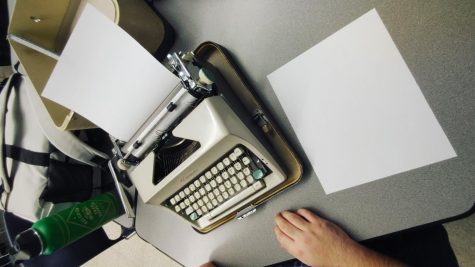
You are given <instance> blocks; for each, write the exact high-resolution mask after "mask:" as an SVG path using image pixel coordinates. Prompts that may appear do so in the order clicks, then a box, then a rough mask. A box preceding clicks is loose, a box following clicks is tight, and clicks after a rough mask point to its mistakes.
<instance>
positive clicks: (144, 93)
mask: <svg viewBox="0 0 475 267" xmlns="http://www.w3.org/2000/svg"><path fill="white" fill-rule="evenodd" d="M178 82H179V80H178V78H177V77H176V76H174V75H173V74H172V73H171V72H170V71H168V70H167V69H166V68H165V67H164V66H163V65H162V64H160V62H158V61H157V60H156V59H155V58H154V57H153V56H152V55H150V53H149V52H147V51H146V50H145V49H144V48H143V47H142V46H141V45H140V44H139V43H137V42H136V41H135V40H134V39H133V38H132V37H131V36H129V35H128V34H127V33H126V32H125V31H124V30H122V29H121V28H120V27H119V26H117V25H115V24H114V23H113V22H112V21H110V20H109V19H108V18H107V17H105V16H104V15H102V14H101V13H100V12H99V11H97V10H96V9H95V8H94V7H93V6H91V5H89V4H88V5H87V6H86V7H85V9H84V11H83V13H82V14H81V17H80V18H79V20H78V23H77V25H76V27H75V28H74V31H73V33H72V34H71V37H70V38H69V40H68V43H67V44H66V47H65V48H64V50H63V52H62V54H61V57H60V59H59V61H58V63H57V64H56V67H55V69H54V71H53V73H52V75H51V77H50V79H49V80H48V83H47V85H46V87H45V89H44V91H43V94H42V95H43V96H44V97H46V98H49V99H51V100H53V101H55V102H57V103H59V104H61V105H63V106H65V107H68V108H70V109H71V110H74V111H75V112H77V113H79V114H81V115H82V116H84V117H85V118H87V119H89V120H90V121H92V122H93V123H95V124H96V125H97V126H99V127H100V128H102V129H104V130H105V131H106V132H108V133H109V134H111V135H112V136H114V137H116V138H119V139H122V140H125V141H128V140H129V139H130V138H131V137H132V135H133V134H134V132H135V131H136V130H138V129H139V127H140V126H141V125H142V124H143V123H144V122H145V120H146V119H147V118H148V116H150V115H151V114H152V112H153V111H154V110H155V108H157V107H158V105H159V104H160V103H161V102H162V101H163V100H164V99H165V98H166V96H167V95H168V94H169V93H170V92H171V90H172V89H173V87H174V86H175V85H176V84H178Z"/></svg>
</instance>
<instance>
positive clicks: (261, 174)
mask: <svg viewBox="0 0 475 267" xmlns="http://www.w3.org/2000/svg"><path fill="white" fill-rule="evenodd" d="M252 177H254V179H256V180H259V179H262V177H264V172H263V171H262V170H261V169H256V170H254V171H253V172H252Z"/></svg>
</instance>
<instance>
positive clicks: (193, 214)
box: [190, 212, 198, 221]
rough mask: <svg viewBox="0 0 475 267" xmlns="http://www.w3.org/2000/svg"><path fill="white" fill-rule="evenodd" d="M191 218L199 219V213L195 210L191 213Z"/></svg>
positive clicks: (193, 219)
mask: <svg viewBox="0 0 475 267" xmlns="http://www.w3.org/2000/svg"><path fill="white" fill-rule="evenodd" d="M190 219H191V220H192V221H196V220H198V214H196V212H193V213H192V214H191V215H190Z"/></svg>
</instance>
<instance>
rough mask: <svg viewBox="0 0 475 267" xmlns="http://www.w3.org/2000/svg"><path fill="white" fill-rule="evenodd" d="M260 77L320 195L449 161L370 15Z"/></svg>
mask: <svg viewBox="0 0 475 267" xmlns="http://www.w3.org/2000/svg"><path fill="white" fill-rule="evenodd" d="M268 79H269V81H270V83H271V85H272V87H273V89H274V90H275V92H276V94H277V97H278V98H279V100H280V103H281V104H282V107H283V109H284V111H285V113H286V115H287V117H288V119H289V121H290V123H291V125H292V126H293V128H294V131H295V133H296V135H297V137H298V138H299V140H300V142H301V144H302V146H303V149H304V150H305V153H306V154H307V156H308V158H309V160H310V162H311V164H312V166H313V168H314V170H315V172H316V174H317V176H318V178H319V180H320V182H321V184H322V186H323V188H324V190H325V192H326V193H327V194H329V193H333V192H336V191H339V190H343V189H346V188H349V187H353V186H356V185H360V184H363V183H367V182H370V181H374V180H377V179H381V178H384V177H387V176H390V175H393V174H397V173H401V172H404V171H408V170H411V169H415V168H418V167H422V166H425V165H428V164H432V163H435V162H438V161H442V160H445V159H449V158H452V157H455V156H456V153H455V151H454V149H453V148H452V146H451V145H450V142H449V140H448V139H447V137H446V136H445V134H444V132H443V130H442V128H441V127H440V125H439V123H438V122H437V119H436V118H435V116H434V114H433V113H432V111H431V109H430V107H429V105H428V104H427V102H426V100H425V98H424V96H423V95H422V92H421V90H420V89H419V87H418V85H417V83H416V81H415V79H414V78H413V76H412V75H411V73H410V71H409V69H408V67H407V66H406V64H405V62H404V60H403V58H402V56H401V55H400V53H399V51H398V49H397V48H396V46H395V44H394V43H393V41H392V39H391V37H390V35H389V33H388V31H387V30H386V28H385V27H384V24H383V22H382V21H381V18H380V17H379V15H378V13H377V12H376V10H374V9H373V10H371V11H370V12H368V13H367V14H365V15H363V16H362V17H360V18H358V19H357V20H355V21H354V22H352V23H350V24H349V25H347V26H346V27H344V28H343V29H341V30H339V31H338V32H336V33H335V34H333V35H332V36H330V37H328V38H327V39H325V40H324V41H322V42H320V43H319V44H317V45H316V46H314V47H312V48H311V49H309V50H308V51H306V52H304V53H303V54H301V55H300V56H298V57H297V58H295V59H293V60H292V61H290V62H289V63H287V64H286V65H284V66H283V67H281V68H279V69H278V70H276V71H274V72H273V73H272V74H270V75H269V76H268Z"/></svg>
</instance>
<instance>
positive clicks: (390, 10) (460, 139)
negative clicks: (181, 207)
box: [136, 0, 475, 266]
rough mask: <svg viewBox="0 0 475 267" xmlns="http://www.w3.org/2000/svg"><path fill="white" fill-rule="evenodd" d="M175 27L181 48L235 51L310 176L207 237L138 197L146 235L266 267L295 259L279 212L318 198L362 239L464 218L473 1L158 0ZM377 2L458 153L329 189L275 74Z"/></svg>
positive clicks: (161, 245) (202, 258)
mask: <svg viewBox="0 0 475 267" xmlns="http://www.w3.org/2000/svg"><path fill="white" fill-rule="evenodd" d="M155 5H156V7H158V9H159V10H160V11H161V13H162V14H163V15H164V16H165V17H166V18H167V20H168V21H169V22H170V23H171V24H172V25H173V26H174V28H175V29H176V31H177V35H178V36H177V42H176V44H175V47H174V48H175V50H184V51H186V50H192V49H194V48H195V47H196V46H197V45H198V44H200V43H201V42H203V41H207V40H212V41H214V42H217V43H219V44H221V45H223V46H224V47H226V48H227V49H228V50H229V51H230V52H231V53H232V54H233V55H234V58H235V59H236V61H237V62H238V64H239V65H240V66H241V67H242V70H243V72H244V73H245V74H246V75H247V78H248V79H249V81H250V83H251V85H252V86H253V87H254V89H255V90H256V91H257V93H258V95H259V96H260V97H261V98H262V100H263V101H264V103H265V104H266V105H267V106H268V107H269V109H270V110H271V111H272V112H273V114H274V116H275V117H276V118H277V119H278V121H279V123H280V126H281V128H282V129H283V130H284V133H285V134H286V136H287V137H288V138H289V140H290V142H291V143H292V144H293V145H294V147H295V148H296V150H297V151H298V152H299V154H300V155H301V157H302V158H303V161H304V167H305V173H304V176H303V179H302V181H301V182H300V183H299V184H298V185H296V186H295V187H293V188H291V189H290V190H288V191H286V192H284V193H282V194H280V195H278V196H277V197H275V198H274V199H272V200H271V201H269V202H268V203H267V204H266V205H264V206H263V207H261V208H260V209H259V210H258V211H257V213H256V214H254V215H252V216H250V217H249V218H248V219H246V220H244V221H233V222H230V223H228V224H226V225H224V226H222V227H220V228H218V229H217V230H215V231H213V232H211V233H209V234H206V235H201V234H198V233H196V232H195V231H193V230H192V229H191V228H190V227H189V226H187V225H186V224H185V223H183V222H182V221H181V220H179V219H178V218H177V217H176V216H175V215H173V214H171V213H170V212H167V211H166V210H164V209H161V208H159V207H155V206H149V205H145V204H143V203H139V204H138V211H137V220H136V229H137V232H138V234H139V235H140V237H142V238H143V239H145V240H146V241H148V242H150V243H151V244H152V245H154V246H155V247H157V248H158V249H160V250H161V251H163V252H164V253H166V254H168V255H169V256H171V257H172V258H174V259H175V260H177V261H179V262H180V263H182V264H184V265H186V266H197V265H199V264H201V263H204V262H206V261H207V260H208V259H212V260H215V261H216V262H218V263H221V264H223V265H224V266H262V265H265V264H271V263H275V262H279V261H282V260H286V259H289V258H291V256H290V255H288V254H286V253H285V252H284V251H283V250H281V249H280V247H279V246H278V244H277V242H276V241H275V238H274V234H273V227H274V222H273V218H274V215H275V214H276V213H277V212H279V211H281V210H285V209H296V208H299V207H311V208H312V209H314V210H316V211H318V212H319V213H320V214H321V215H323V216H325V217H327V218H329V219H332V220H334V221H335V222H337V223H339V224H340V225H341V226H342V227H343V228H345V229H346V230H347V231H349V233H350V234H351V235H352V236H353V237H355V238H356V239H367V238H371V237H375V236H380V235H384V234H387V233H391V232H395V231H399V230H403V229H407V228H412V227H415V226H418V225H422V224H426V223H430V222H434V221H438V220H442V219H445V218H449V217H452V216H455V215H459V214H461V213H463V212H465V211H467V210H469V209H470V207H471V206H472V205H473V204H474V200H475V178H474V176H475V90H474V87H475V71H474V68H475V12H474V11H475V2H474V1H473V0H466V1H447V0H432V1H410V0H402V1H389V0H387V1H376V0H352V1H347V0H318V1H317V0H315V1H301V0H299V1H291V0H287V1H284V0H277V1H275V0H274V1H271V0H260V1H253V0H236V1H230V0H229V1H217V0H215V1H212V0H201V1H195V0H186V1H185V0H183V1H170V0H162V1H156V3H155ZM372 8H376V9H377V11H378V12H379V14H380V16H381V18H382V20H383V21H384V23H385V25H386V27H387V29H388V30H389V32H390V34H391V36H392V38H393V40H394V42H395V43H396V45H397V47H398V48H399V50H400V52H401V54H402V56H403V58H404V59H405V61H406V62H407V64H408V66H409V69H410V70H411V72H412V73H413V75H414V76H415V78H416V80H417V82H418V84H419V86H420V88H421V90H422V92H423V93H424V95H425V97H426V99H427V100H428V102H429V105H430V106H431V108H432V109H433V111H434V113H435V115H436V117H437V119H438V120H439V122H440V124H441V125H442V128H443V129H444V130H445V132H446V134H447V136H448V138H449V140H450V142H451V143H452V145H453V146H454V148H455V150H456V152H457V154H458V157H457V158H455V159H451V160H447V161H444V162H440V163H436V164H433V165H430V166H426V167H422V168H419V169H416V170H413V171H409V172H405V173H402V174H398V175H394V176H391V177H388V178H385V179H382V180H379V181H375V182H372V183H368V184H365V185H361V186H358V187H354V188H350V189H347V190H344V191H340V192H337V193H334V194H330V195H325V193H324V192H323V189H322V187H321V185H320V183H319V181H318V178H317V176H316V175H315V173H314V172H313V170H312V168H311V166H310V164H309V163H308V161H307V159H306V158H305V154H304V153H303V152H302V149H301V147H300V145H299V143H298V140H297V138H296V137H295V135H294V133H293V132H292V130H291V128H290V126H289V123H288V121H287V120H286V118H285V115H284V114H283V111H282V109H281V107H280V105H279V104H278V101H277V99H276V96H275V94H274V92H273V91H272V88H271V86H270V84H269V82H268V81H267V79H266V76H267V75H268V74H269V73H271V72H272V71H274V70H275V69H277V68H278V67H280V66H282V65H283V64H285V63H287V62H288V61H289V60H291V59H293V58H294V57H296V56H297V55H299V54H300V53H302V52H304V51H305V50H307V49H308V48H310V47H312V46H313V45H315V44H317V43H319V42H320V41H322V40H323V39H324V38H326V37H327V36H329V35H331V34H332V33H334V32H336V31H337V30H338V29H340V28H342V27H343V26H345V25H346V24H348V23H350V22H351V21H353V20H354V19H356V18H358V17H359V16H361V15H362V14H364V13H366V12H367V11H369V10H370V9H372Z"/></svg>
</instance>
